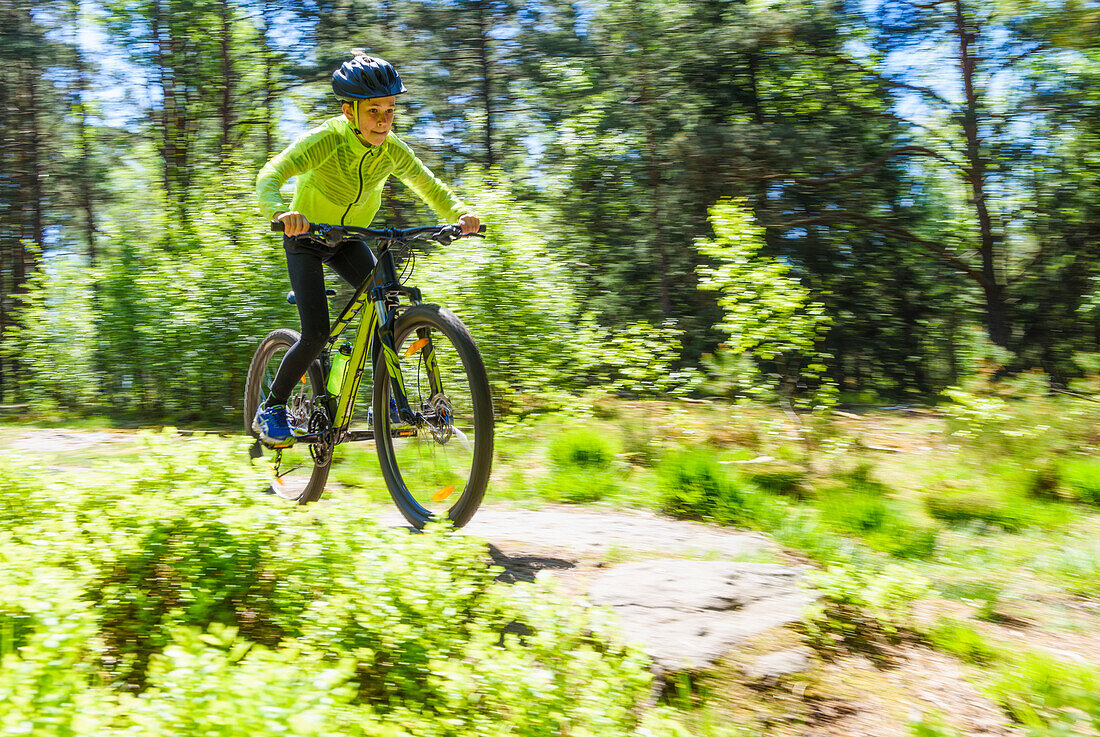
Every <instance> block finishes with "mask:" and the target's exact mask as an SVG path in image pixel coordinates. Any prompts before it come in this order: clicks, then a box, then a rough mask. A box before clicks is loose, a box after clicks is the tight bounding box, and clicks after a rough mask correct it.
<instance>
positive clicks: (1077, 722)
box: [988, 653, 1100, 737]
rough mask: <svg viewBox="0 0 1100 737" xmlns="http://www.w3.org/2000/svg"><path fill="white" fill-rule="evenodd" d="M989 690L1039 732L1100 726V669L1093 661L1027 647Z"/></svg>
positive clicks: (1041, 736) (1044, 736)
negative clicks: (1083, 661) (1057, 657)
mask: <svg viewBox="0 0 1100 737" xmlns="http://www.w3.org/2000/svg"><path fill="white" fill-rule="evenodd" d="M988 692H989V695H990V696H991V697H992V698H993V699H994V700H995V701H997V703H998V704H1000V706H1001V708H1002V709H1004V710H1005V712H1007V713H1008V714H1009V715H1010V716H1011V717H1012V718H1013V719H1014V720H1015V721H1016V722H1018V723H1020V724H1022V725H1023V726H1025V727H1026V728H1027V730H1028V733H1029V734H1031V735H1036V737H1047V735H1050V736H1052V737H1053V735H1060V734H1085V733H1086V732H1084V731H1082V730H1085V729H1091V730H1092V731H1093V732H1096V731H1100V673H1098V672H1097V670H1096V669H1095V668H1094V667H1092V666H1089V665H1084V664H1077V663H1072V664H1071V663H1065V662H1060V661H1058V660H1055V659H1054V658H1052V657H1050V656H1048V655H1041V654H1038V653H1026V654H1024V655H1023V656H1022V657H1020V658H1016V659H1014V661H1013V663H1012V667H1011V668H1006V669H1005V670H1003V671H1002V673H1001V676H1000V677H999V678H998V679H997V681H996V682H994V683H993V684H992V685H991V686H990V687H989V688H988Z"/></svg>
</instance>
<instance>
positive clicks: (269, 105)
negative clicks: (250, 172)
mask: <svg viewBox="0 0 1100 737" xmlns="http://www.w3.org/2000/svg"><path fill="white" fill-rule="evenodd" d="M270 13H271V2H270V0H264V4H263V18H262V19H261V21H260V22H261V26H260V39H261V41H262V46H263V52H262V53H263V66H264V123H263V125H264V154H265V155H267V156H271V155H272V154H273V153H275V152H274V151H273V149H274V148H275V126H274V123H273V120H274V117H275V91H274V90H273V89H272V85H273V84H274V80H273V79H272V77H273V76H274V73H275V69H274V67H275V64H274V61H273V59H272V53H271V42H270V41H269V40H268V37H267V30H268V25H267V19H268V17H269V15H270Z"/></svg>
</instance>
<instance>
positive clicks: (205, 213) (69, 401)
mask: <svg viewBox="0 0 1100 737" xmlns="http://www.w3.org/2000/svg"><path fill="white" fill-rule="evenodd" d="M221 174H222V177H221V178H220V179H219V181H218V183H217V187H213V186H211V188H210V191H209V192H208V193H206V196H205V198H204V207H203V209H202V211H201V214H200V215H199V216H198V217H197V218H195V219H194V220H193V221H192V222H191V223H190V228H188V229H184V228H180V227H178V226H176V225H171V224H170V221H168V220H167V219H166V218H164V217H158V216H157V215H158V210H157V208H158V207H161V206H162V205H163V203H160V202H158V201H157V198H156V197H155V196H152V197H151V199H152V200H153V202H151V203H150V208H151V209H150V210H149V212H150V213H152V215H148V214H146V212H142V213H140V214H138V213H136V212H135V211H134V210H132V209H130V208H129V207H127V206H124V205H119V206H118V207H117V208H116V209H115V210H114V211H113V212H111V213H110V217H109V218H105V219H106V220H107V223H106V224H105V227H106V228H108V229H109V230H110V231H111V232H112V234H113V236H114V238H113V245H112V250H111V251H110V252H109V253H106V254H104V255H103V256H102V257H101V259H102V260H101V265H100V266H99V267H98V269H97V271H95V272H88V271H87V270H83V271H81V270H80V269H78V268H77V267H76V266H75V265H73V264H72V263H71V262H67V261H59V264H58V266H59V268H58V269H56V270H46V271H43V272H41V273H40V274H39V275H38V276H37V277H36V282H35V285H34V288H33V290H32V291H31V293H30V296H29V298H28V299H29V302H28V306H27V308H26V309H25V310H24V321H25V325H26V328H25V329H24V330H21V331H20V332H19V333H18V335H17V339H16V342H15V343H14V347H13V350H14V351H15V352H16V353H17V354H18V355H20V356H26V357H28V358H29V359H30V360H28V361H27V362H26V366H25V374H24V375H25V377H26V381H27V382H28V385H29V386H31V387H34V389H33V391H32V392H31V397H32V398H34V399H36V400H39V401H42V400H45V401H46V402H48V403H52V404H54V405H58V406H61V407H63V408H66V409H68V410H71V411H77V412H90V411H99V412H110V413H111V414H114V415H120V414H129V415H138V416H142V417H146V418H164V417H172V418H176V419H179V420H187V421H193V422H194V421H199V422H206V423H214V422H219V421H223V422H224V421H226V420H228V419H233V420H236V418H237V417H238V415H239V408H240V405H241V401H242V400H241V397H242V395H243V391H244V389H243V387H244V377H245V372H246V371H247V369H248V361H249V359H250V358H251V355H252V352H253V351H254V350H255V347H256V345H257V344H258V343H259V341H260V339H261V338H262V337H263V335H264V334H266V333H267V332H268V331H269V330H270V329H272V328H274V327H278V326H281V325H285V324H294V323H295V322H296V320H297V316H296V314H295V312H294V309H293V308H291V307H289V306H288V305H286V303H285V301H284V300H283V295H284V294H285V282H286V275H285V274H286V266H285V262H284V258H283V253H282V248H281V247H280V244H279V241H278V239H277V237H275V236H273V235H271V234H270V233H264V232H263V231H264V228H263V227H262V223H260V222H258V221H257V219H256V215H255V210H254V206H253V205H252V198H253V194H252V189H253V180H254V175H253V174H252V173H251V172H250V171H249V170H248V169H246V168H244V167H232V168H226V169H223V170H221ZM147 196H148V195H147ZM160 214H161V215H163V213H160Z"/></svg>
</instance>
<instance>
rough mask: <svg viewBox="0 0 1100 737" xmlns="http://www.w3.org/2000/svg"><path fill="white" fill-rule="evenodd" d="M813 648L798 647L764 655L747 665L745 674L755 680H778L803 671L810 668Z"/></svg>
mask: <svg viewBox="0 0 1100 737" xmlns="http://www.w3.org/2000/svg"><path fill="white" fill-rule="evenodd" d="M811 654H812V653H811V650H810V649H809V648H808V647H796V648H792V649H790V650H780V651H779V652H775V653H768V654H767V655H762V656H760V657H759V658H757V659H756V660H754V661H753V662H752V663H751V664H749V665H748V666H746V668H745V675H746V676H747V677H748V678H749V679H750V680H753V681H766V682H773V681H778V680H779V679H780V678H782V677H783V676H789V675H793V674H795V673H802V672H804V671H807V670H809V668H810V655H811Z"/></svg>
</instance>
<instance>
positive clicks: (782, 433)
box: [0, 397, 1100, 735]
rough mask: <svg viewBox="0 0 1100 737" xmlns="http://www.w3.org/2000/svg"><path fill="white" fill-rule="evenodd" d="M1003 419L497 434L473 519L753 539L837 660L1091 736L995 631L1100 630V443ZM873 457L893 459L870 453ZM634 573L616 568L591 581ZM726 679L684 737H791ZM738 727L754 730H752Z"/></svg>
mask: <svg viewBox="0 0 1100 737" xmlns="http://www.w3.org/2000/svg"><path fill="white" fill-rule="evenodd" d="M982 406H983V405H980V404H977V405H974V407H975V410H974V411H975V412H980V411H981V407H982ZM998 407H999V409H998V411H1002V410H1003V411H1005V412H1007V413H1008V417H1009V419H1008V420H1007V421H1006V420H996V421H995V422H986V423H984V424H983V422H982V420H981V418H980V417H974V416H970V417H969V418H968V419H966V420H953V421H952V422H953V424H952V425H951V426H950V427H949V428H948V430H950V432H951V433H954V434H949V433H948V432H945V431H944V429H943V423H942V422H941V421H940V420H938V419H936V418H934V417H931V416H900V417H897V416H893V415H889V414H886V413H875V412H868V413H865V414H863V415H860V416H858V417H857V416H852V417H846V418H836V419H834V420H823V419H815V420H814V421H813V423H811V424H812V425H813V432H812V433H811V434H810V437H809V439H810V442H811V449H812V455H810V456H806V455H805V449H804V448H803V447H801V446H799V445H798V444H796V443H794V442H792V440H791V436H790V434H789V432H788V430H787V428H786V427H785V425H784V420H783V418H782V416H781V415H780V414H779V413H776V412H772V411H771V410H768V409H766V408H753V407H749V408H740V407H730V406H725V405H721V404H717V403H714V404H694V403H678V402H662V403H653V402H627V401H622V400H614V399H611V400H600V401H598V402H593V403H592V406H591V407H590V411H589V410H585V409H584V408H583V407H581V408H580V409H578V410H576V411H574V412H573V413H572V414H571V415H569V416H566V415H562V414H553V413H544V414H538V415H531V416H529V417H527V418H525V419H524V420H522V421H517V420H515V419H511V418H504V419H503V420H502V421H501V423H500V425H499V427H498V434H497V442H496V448H497V453H496V458H495V462H494V471H493V480H492V482H491V484H490V488H489V492H488V495H487V498H486V503H494V502H501V501H506V502H510V503H515V504H518V505H523V506H538V505H541V504H544V503H547V502H564V503H570V504H576V505H599V506H601V507H604V508H607V507H610V508H616V507H626V508H639V507H641V508H648V509H652V510H658V511H663V512H665V513H668V514H673V515H675V516H680V517H687V518H693V519H701V520H706V521H710V522H717V523H721V524H728V525H734V526H738V527H750V528H755V529H759V530H763V531H765V532H767V533H769V534H770V535H771V536H772V537H773V539H775V540H776V542H777V543H779V545H780V546H782V548H783V549H784V550H785V552H784V553H783V554H782V555H783V556H789V555H791V554H793V555H794V556H795V557H797V558H800V559H802V560H805V561H808V562H810V563H811V564H813V565H814V566H815V567H819V568H826V569H829V570H831V571H832V572H833V574H832V577H831V578H826V582H825V583H824V584H822V585H824V586H825V587H826V589H827V593H828V597H829V598H828V599H827V601H828V602H831V604H829V606H828V607H826V611H825V612H824V613H822V614H821V615H820V616H819V617H818V619H817V621H816V625H815V626H817V628H818V630H817V632H818V634H817V635H815V637H817V638H818V639H819V640H821V641H822V642H826V641H827V642H831V643H832V644H833V646H834V647H836V648H838V650H837V652H839V653H841V654H843V652H844V650H845V648H846V647H848V645H845V644H844V643H845V642H846V641H851V642H854V639H853V635H854V634H857V633H859V632H865V633H866V632H869V631H870V630H869V629H868V628H871V629H874V628H878V638H879V640H880V643H879V644H880V645H882V644H883V643H888V642H889V641H891V639H892V638H893V639H897V638H900V639H901V640H904V639H905V637H910V636H912V637H915V638H917V639H918V640H920V641H922V642H923V643H924V646H931V647H933V648H935V649H937V650H938V651H940V652H943V653H947V654H950V655H951V656H952V657H954V658H957V659H958V660H959V661H960V663H962V664H964V665H965V672H966V673H967V674H968V675H967V677H968V678H971V679H972V680H974V681H975V683H976V684H978V685H980V686H981V688H982V689H983V692H984V693H986V694H987V695H988V696H989V698H990V699H992V700H993V701H994V702H995V703H996V704H997V705H998V706H999V708H1000V709H1001V710H1002V712H1003V713H1004V715H1005V717H1006V718H1011V719H1013V720H1016V721H1017V722H1019V723H1021V724H1023V725H1024V726H1025V727H1026V728H1027V729H1028V730H1029V731H1030V733H1031V734H1037V735H1038V734H1043V735H1046V734H1051V735H1053V734H1060V733H1067V734H1068V733H1071V732H1069V731H1066V730H1073V729H1078V730H1081V729H1089V728H1091V729H1093V730H1094V731H1095V730H1097V729H1098V728H1097V727H1096V726H1093V724H1092V722H1090V721H1088V720H1089V719H1092V718H1093V716H1092V715H1093V714H1094V710H1095V705H1094V704H1093V703H1092V702H1091V701H1089V699H1088V698H1087V694H1088V693H1089V691H1088V689H1090V688H1094V687H1095V685H1096V681H1095V673H1094V672H1093V671H1091V670H1089V669H1087V668H1084V666H1081V665H1080V664H1075V663H1074V662H1072V661H1067V660H1066V659H1065V658H1061V657H1054V656H1052V655H1050V654H1047V653H1043V652H1041V651H1036V652H1024V651H1021V649H1020V648H1019V647H1010V646H1007V645H1005V644H1004V643H1005V642H1016V641H1018V640H1013V639H1010V638H1011V637H1013V635H1012V634H1011V632H1010V631H1009V630H1007V629H1005V628H1006V627H1008V626H1009V624H1010V623H1008V621H1007V620H1008V619H1009V617H1008V615H1013V616H1016V617H1017V620H1018V621H1016V623H1015V624H1012V625H1011V626H1014V627H1022V626H1028V627H1036V628H1040V629H1042V630H1043V631H1044V632H1045V633H1046V635H1047V637H1048V638H1052V637H1055V636H1057V637H1060V638H1063V639H1064V640H1065V642H1066V649H1067V650H1069V651H1074V650H1078V649H1079V647H1080V645H1079V641H1080V640H1081V639H1082V638H1084V637H1085V636H1087V635H1088V633H1090V632H1094V631H1095V630H1096V626H1095V625H1098V624H1100V615H1097V614H1095V613H1089V612H1095V608H1094V605H1095V602H1096V599H1097V596H1098V592H1100V547H1098V543H1097V542H1096V541H1097V539H1100V536H1098V534H1097V533H1098V532H1100V514H1098V513H1097V511H1096V509H1095V506H1094V505H1096V503H1097V496H1098V494H1100V458H1097V457H1093V456H1091V455H1089V452H1090V451H1091V450H1092V449H1094V448H1095V443H1096V442H1098V441H1100V438H1094V437H1092V436H1091V435H1090V433H1092V432H1093V431H1092V430H1091V428H1093V427H1096V426H1100V423H1097V422H1096V419H1098V417H1097V416H1096V413H1095V410H1092V408H1091V407H1085V408H1081V407H1078V406H1077V405H1074V404H1067V403H1065V402H1062V401H1061V399H1055V400H1045V399H1043V400H1035V406H1031V405H1028V404H1025V403H1023V402H1022V400H1019V399H1018V398H1013V397H1009V398H1007V399H1005V401H1004V403H1002V404H1000V405H998ZM586 413H587V414H586ZM22 422H23V421H20V422H19V423H16V422H14V421H5V422H4V425H5V428H6V429H7V432H6V433H5V435H4V436H3V437H0V455H5V456H8V457H11V456H16V457H18V456H20V455H23V454H22V453H20V452H16V451H13V450H10V449H9V450H5V448H10V446H11V444H12V438H13V436H18V433H20V432H22V431H23V429H24V428H26V427H27V426H26V425H25V424H22ZM967 423H970V424H967ZM998 423H999V424H998ZM968 428H969V429H968ZM1043 428H1045V429H1043ZM959 430H966V431H967V433H966V434H959V433H958V431H959ZM1006 431H1007V432H1010V433H1019V434H1018V435H1005V432H1006ZM1005 438H1008V439H1009V440H1008V442H1001V441H1002V440H1004V439H1005ZM1090 443H1092V444H1093V445H1090ZM884 446H889V447H893V448H895V449H897V450H898V452H894V453H887V452H883V451H881V450H880V451H875V450H871V448H880V447H884ZM241 448H242V452H243V448H244V445H243V444H242V446H241ZM131 450H132V448H130V447H129V446H127V445H125V444H123V445H120V446H114V445H112V446H106V445H103V446H95V445H93V446H91V447H87V448H83V449H79V450H76V451H72V452H62V451H51V452H47V453H45V454H44V455H43V456H42V459H43V460H44V461H45V462H46V463H48V464H50V465H62V466H64V468H63V469H62V470H61V471H60V473H62V474H66V473H67V474H71V478H72V479H73V480H74V482H76V481H79V479H80V478H81V477H84V478H89V479H98V480H99V481H102V480H103V479H104V478H106V477H107V476H108V475H109V474H110V473H111V469H112V468H114V467H116V464H120V463H122V464H125V463H128V462H136V461H132V460H131V459H130V458H129V456H128V454H129V453H130V452H131ZM65 469H69V470H65ZM331 478H332V481H333V483H334V484H335V485H338V486H339V487H340V488H339V492H338V493H340V494H350V495H354V498H355V499H356V500H361V501H363V502H368V503H370V504H377V505H388V504H390V501H389V495H388V493H387V491H386V489H385V485H384V483H383V482H382V479H381V476H380V474H379V472H378V461H377V457H376V455H375V452H374V448H373V446H371V445H369V444H363V445H361V446H354V447H346V446H343V447H341V448H339V449H338V450H337V459H336V463H335V465H334V468H333V473H332V477H331ZM96 483H98V481H97V482H96ZM334 491H335V489H334ZM562 545H563V547H565V546H567V545H568V541H563V543H562ZM636 555H638V553H636V552H635V551H634V550H633V549H627V548H616V549H614V550H612V551H610V552H609V553H608V554H607V556H606V558H607V560H606V561H604V562H605V563H606V564H615V563H616V562H622V561H627V560H632V559H635V556H636ZM898 566H900V568H899V567H898ZM922 581H927V582H928V584H927V586H926V585H925V584H924V583H922ZM852 582H855V584H857V585H856V587H855V588H854V589H853V588H852V587H851V586H849V584H850V583H852ZM1082 602H1083V603H1085V604H1087V606H1086V607H1085V608H1084V611H1085V613H1083V614H1080V617H1081V618H1082V620H1081V621H1082V623H1081V624H1080V625H1079V627H1078V630H1076V631H1075V632H1069V631H1061V632H1056V631H1055V630H1054V629H1053V628H1054V626H1055V625H1054V624H1053V619H1054V618H1053V614H1051V613H1052V612H1053V611H1054V607H1057V606H1066V607H1074V606H1076V610H1075V611H1078V612H1080V611H1081V609H1082V607H1081V604H1082ZM930 604H938V605H943V606H944V607H950V606H953V607H955V609H953V610H951V611H952V615H951V616H950V617H947V618H943V617H941V618H939V619H937V620H936V621H935V622H933V623H932V624H930V625H929V624H925V625H922V624H921V623H920V622H919V621H918V618H917V616H916V613H915V612H916V610H918V609H920V607H921V606H923V605H930ZM829 607H831V608H829ZM1088 607H1092V608H1091V609H1089V608H1088ZM1021 613H1026V622H1024V623H1023V624H1021V623H1020V621H1019V615H1021ZM1048 616H1049V620H1048V619H1047V617H1048ZM907 632H908V633H909V634H906V633H907ZM838 637H839V644H838V639H837V638H838ZM1017 637H1018V636H1017ZM921 638H923V639H922V640H921ZM1025 641H1026V640H1025ZM852 647H854V645H852ZM1030 649H1031V650H1036V648H1030ZM823 667H830V666H823ZM727 675H728V677H726V678H725V680H724V681H720V682H716V683H714V684H712V687H710V688H708V689H705V690H703V691H699V690H691V691H690V692H684V693H682V694H681V696H682V698H681V699H680V701H679V702H676V703H669V704H666V706H668V707H669V708H671V709H673V711H675V712H677V713H679V714H688V715H692V719H694V720H695V721H694V722H692V724H693V728H694V731H693V732H692V733H697V734H739V733H746V734H749V733H751V734H777V735H779V734H788V733H789V734H795V733H798V732H797V730H795V729H794V728H793V727H791V729H790V731H785V730H787V727H784V726H782V718H781V717H780V716H777V715H776V714H773V713H772V711H770V710H767V709H758V708H757V707H758V706H759V704H758V703H756V702H754V703H753V705H752V706H744V707H743V708H741V711H740V712H738V707H737V704H736V703H734V701H735V700H740V701H739V702H738V703H741V704H744V703H746V702H748V701H752V700H753V699H757V700H758V701H760V700H767V698H765V697H761V696H760V695H759V694H757V693H756V692H755V691H754V690H753V689H752V688H749V687H746V686H744V684H739V683H737V682H736V680H737V679H736V677H735V676H733V675H729V674H727ZM1090 679H1093V680H1090ZM873 680H874V679H869V683H870V682H873ZM861 688H862V687H861ZM723 689H724V690H723ZM867 689H868V690H869V692H873V688H872V687H871V686H870V685H868V686H867ZM857 690H858V689H857ZM754 694H756V695H755V696H754ZM734 695H736V699H734ZM773 696H774V695H773ZM903 697H904V694H901V695H898V696H896V698H903ZM769 698H770V697H769ZM784 698H786V697H784ZM892 698H894V697H892ZM796 701H797V700H796ZM784 703H786V702H784ZM799 703H803V702H799ZM803 705H804V704H803ZM1090 710H1091V711H1090ZM746 711H749V712H754V713H759V714H760V715H761V716H760V719H759V720H756V721H754V720H753V719H749V720H747V721H746V719H745V718H744V712H746ZM794 711H796V712H798V709H794ZM900 712H901V713H902V714H903V715H904V714H906V713H908V712H907V711H906V710H904V709H902V710H900ZM798 713H802V712H798ZM922 713H924V714H928V713H929V712H925V711H922ZM738 714H740V716H737V715H738ZM727 717H729V718H730V719H728V720H726V721H723V720H724V719H726V718H727ZM690 721H691V720H690V719H689V722H690ZM722 725H728V726H722ZM956 726H957V725H956V724H955V722H952V723H951V726H945V724H944V723H943V722H942V721H940V720H938V719H937V718H936V717H935V716H924V717H920V718H917V719H914V720H913V721H911V722H909V723H908V724H907V723H906V721H905V717H904V716H902V717H901V718H900V722H899V723H898V731H902V732H904V731H906V730H908V732H909V733H910V734H914V735H917V734H920V735H939V734H944V735H947V734H963V733H966V732H965V730H959V729H956ZM1059 730H1062V731H1061V732H1059ZM1080 733H1083V734H1089V732H1087V731H1085V732H1080Z"/></svg>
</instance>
